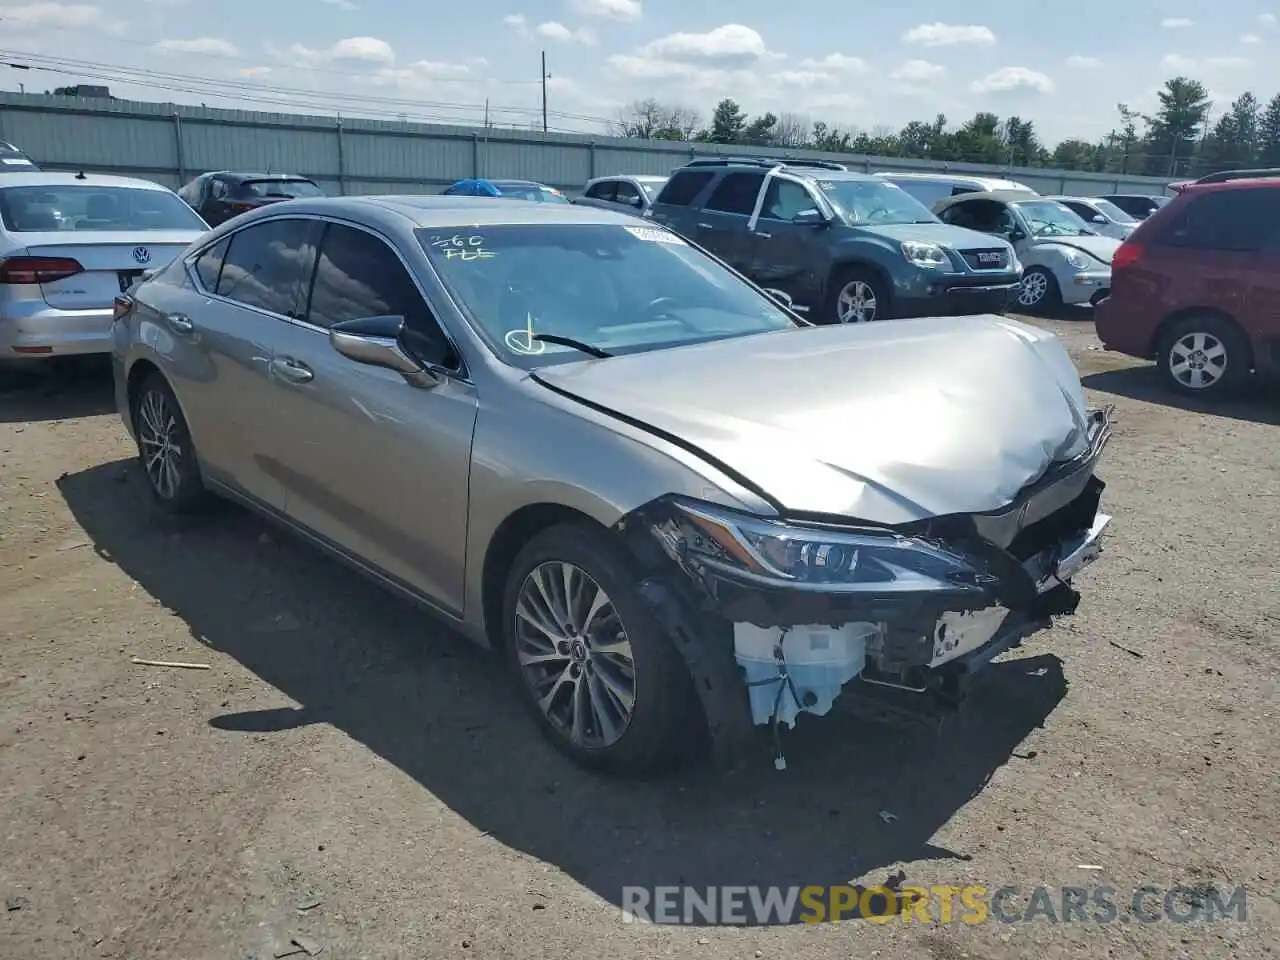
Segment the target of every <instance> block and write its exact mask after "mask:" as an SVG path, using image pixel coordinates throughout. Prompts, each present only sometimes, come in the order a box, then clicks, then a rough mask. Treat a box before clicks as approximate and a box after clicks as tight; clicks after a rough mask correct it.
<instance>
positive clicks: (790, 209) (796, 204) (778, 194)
mask: <svg viewBox="0 0 1280 960" xmlns="http://www.w3.org/2000/svg"><path fill="white" fill-rule="evenodd" d="M817 207H818V204H817V203H816V202H815V201H814V199H813V197H811V196H810V195H809V191H808V190H806V189H805V188H804V187H802V186H801V185H800V184H798V183H796V182H795V181H793V180H783V179H781V178H779V177H774V178H773V179H772V180H771V181H770V182H769V189H768V190H766V191H765V194H764V206H763V207H761V209H760V216H762V217H768V218H769V219H771V220H794V219H795V218H796V214H799V213H803V212H804V211H806V210H816V209H817Z"/></svg>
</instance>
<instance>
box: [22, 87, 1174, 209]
mask: <svg viewBox="0 0 1280 960" xmlns="http://www.w3.org/2000/svg"><path fill="white" fill-rule="evenodd" d="M0 140H8V141H10V142H12V143H14V144H16V145H17V146H19V147H20V148H21V149H22V150H24V151H26V152H27V153H28V154H30V155H31V157H32V158H33V159H34V160H35V161H36V162H37V163H39V164H40V165H41V166H43V167H45V168H47V169H51V170H78V169H82V168H83V169H86V170H96V171H98V172H99V173H115V174H120V175H123V176H134V177H142V178H144V179H148V180H154V181H156V182H158V183H163V184H165V185H167V186H170V187H174V188H176V187H179V186H181V185H182V184H183V183H185V182H186V181H188V180H190V179H191V177H193V176H195V175H196V174H198V173H203V172H204V171H206V170H219V169H223V170H225V169H232V170H254V171H257V170H271V171H280V172H288V173H300V174H303V175H304V176H308V177H311V178H312V179H314V180H315V181H316V182H317V183H319V184H320V186H321V187H323V188H324V189H325V190H326V191H328V192H330V193H347V194H371V193H434V192H438V191H439V190H440V189H442V188H443V187H445V186H447V185H448V184H450V183H453V182H454V181H455V180H459V179H463V178H465V177H476V176H482V177H519V178H524V179H529V180H538V181H540V182H542V183H547V184H550V185H552V186H555V187H559V188H560V189H562V190H566V191H568V192H571V193H572V192H576V191H578V190H580V189H581V188H582V185H583V183H585V182H586V181H587V180H588V179H590V178H591V177H593V176H603V175H605V174H610V173H653V174H665V173H668V172H670V171H671V169H672V168H673V167H676V166H679V165H680V164H681V163H683V162H684V161H685V160H687V159H688V158H689V157H690V156H691V155H693V153H694V152H695V150H697V151H699V152H703V153H710V154H713V155H714V154H717V153H719V152H720V149H719V148H716V147H714V146H713V145H711V144H696V145H695V144H688V143H674V142H666V141H639V140H622V139H617V138H614V137H593V136H589V135H570V134H556V133H548V134H544V133H536V132H530V131H524V130H509V129H496V128H490V129H484V128H472V127H447V126H437V125H434V124H419V123H397V122H394V121H387V120H357V119H342V120H338V119H336V118H330V117H314V116H301V115H294V114H279V113H256V112H252V111H245V110H215V109H208V108H204V107H187V106H175V105H174V104H165V103H135V102H132V101H126V100H109V101H103V100H89V99H78V98H74V97H53V96H44V95H42V94H19V93H0ZM730 149H731V152H744V150H745V149H746V148H742V147H734V148H730ZM751 152H752V153H757V154H769V155H776V156H783V155H792V156H805V157H815V158H823V159H829V160H836V161H838V162H840V163H844V164H846V165H847V166H848V167H849V168H850V169H855V170H865V171H868V172H874V171H877V170H917V171H926V170H938V171H942V170H948V171H951V172H954V173H970V174H985V175H988V176H1008V177H1012V178H1013V179H1016V180H1021V181H1022V182H1024V183H1026V184H1027V185H1029V186H1031V187H1033V188H1035V189H1036V190H1039V191H1040V192H1042V193H1066V194H1084V195H1091V194H1098V193H1126V192H1129V193H1163V192H1165V190H1164V187H1165V184H1166V183H1167V182H1168V181H1166V180H1163V179H1157V178H1154V177H1138V176H1113V175H1110V174H1093V173H1077V172H1070V173H1068V172H1063V171H1059V170H1044V169H1023V168H1018V167H994V166H987V165H984V164H965V163H950V164H947V163H936V162H931V161H924V160H903V159H899V158H887V157H861V156H853V155H850V154H831V153H818V152H815V151H809V150H805V151H783V150H767V149H753V150H751Z"/></svg>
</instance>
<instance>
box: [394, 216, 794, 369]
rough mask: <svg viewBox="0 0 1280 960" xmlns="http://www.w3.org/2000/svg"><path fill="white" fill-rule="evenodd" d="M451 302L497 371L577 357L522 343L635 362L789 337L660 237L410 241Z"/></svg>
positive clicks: (610, 231)
mask: <svg viewBox="0 0 1280 960" xmlns="http://www.w3.org/2000/svg"><path fill="white" fill-rule="evenodd" d="M418 239H419V242H421V244H422V247H423V249H424V250H425V251H426V252H427V257H428V258H429V259H430V260H431V263H432V265H433V266H434V267H435V269H436V271H437V272H438V273H439V274H440V277H441V278H442V279H443V281H444V283H445V285H446V286H447V287H448V288H449V290H450V292H451V293H452V294H453V297H454V299H455V300H456V301H457V302H458V303H459V305H460V306H461V307H462V308H463V311H464V312H465V313H466V314H467V315H468V317H469V318H470V319H471V322H472V323H473V324H474V325H475V327H476V328H477V330H478V331H479V333H480V334H481V335H482V336H483V337H484V338H485V339H486V340H487V341H488V342H489V344H490V345H491V346H493V348H494V350H495V351H496V352H497V353H498V354H499V355H500V356H502V357H503V358H504V359H505V360H507V361H508V362H510V363H513V364H516V365H518V366H522V367H526V368H531V367H538V366H543V365H546V364H549V363H561V362H564V361H568V360H582V359H584V358H585V356H586V355H585V354H583V353H582V352H581V351H578V350H576V349H574V348H573V347H569V346H565V345H563V344H553V343H543V342H540V341H538V340H537V339H535V337H534V336H533V335H535V334H539V333H543V334H551V335H555V336H560V337H572V338H573V339H575V340H579V341H582V342H583V343H585V344H589V345H591V346H593V347H596V348H598V349H600V350H604V351H607V352H608V353H640V352H645V351H648V350H657V349H662V348H665V347H675V346H681V345H684V344H690V343H699V342H702V341H705V340H718V339H722V338H726V337H740V336H745V335H747V334H752V333H764V332H766V331H769V330H783V329H787V328H789V327H793V326H795V325H796V324H795V321H794V320H793V319H792V318H791V316H790V315H789V314H787V313H786V312H784V311H783V310H782V309H781V308H780V307H778V306H777V305H776V304H775V303H774V302H773V301H772V300H770V299H769V298H768V297H766V296H764V295H762V294H761V293H759V292H758V291H757V290H756V289H755V288H753V287H752V286H750V285H749V284H747V283H746V282H745V281H743V280H741V279H740V278H739V277H737V276H736V275H735V274H733V273H731V272H729V271H728V270H726V269H725V268H724V267H722V266H720V265H719V264H718V263H717V262H716V261H714V260H712V259H711V258H709V257H708V256H706V255H705V254H703V253H701V252H699V251H698V250H696V249H695V248H693V247H691V246H690V245H689V244H687V243H685V242H684V241H683V240H681V239H680V238H679V237H677V236H675V235H674V234H671V233H668V232H667V231H666V230H662V229H658V228H655V227H650V226H634V227H633V226H622V225H620V224H607V225H606V224H531V225H525V224H519V225H516V224H503V225H501V226H493V227H475V228H470V229H463V230H449V231H443V230H419V231H418Z"/></svg>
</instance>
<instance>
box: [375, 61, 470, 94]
mask: <svg viewBox="0 0 1280 960" xmlns="http://www.w3.org/2000/svg"><path fill="white" fill-rule="evenodd" d="M469 76H471V68H470V67H469V66H468V65H467V64H465V63H447V62H444V61H435V60H419V61H417V62H416V63H410V64H408V65H407V66H403V67H381V68H379V69H378V70H377V72H375V73H373V74H372V75H370V76H368V77H360V78H359V79H358V81H357V82H360V83H367V84H370V85H372V86H375V87H388V86H395V87H402V88H404V89H405V90H410V91H419V92H420V91H423V90H429V89H431V88H432V85H433V83H434V81H436V80H440V79H461V78H466V77H469Z"/></svg>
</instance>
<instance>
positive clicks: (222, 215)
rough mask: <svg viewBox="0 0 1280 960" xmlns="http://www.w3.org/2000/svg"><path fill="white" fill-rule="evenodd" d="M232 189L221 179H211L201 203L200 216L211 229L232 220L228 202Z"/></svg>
mask: <svg viewBox="0 0 1280 960" xmlns="http://www.w3.org/2000/svg"><path fill="white" fill-rule="evenodd" d="M230 192H231V188H230V187H229V186H228V185H227V182H226V181H225V180H223V179H222V178H221V177H210V178H209V182H208V183H207V184H206V185H205V189H204V191H203V199H202V200H201V202H200V215H201V216H202V217H204V221H205V223H207V224H209V226H211V227H216V226H217V225H218V224H220V223H223V222H225V221H227V220H230V219H231V207H230V205H229V203H228V201H227V197H228V196H229V195H230Z"/></svg>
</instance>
